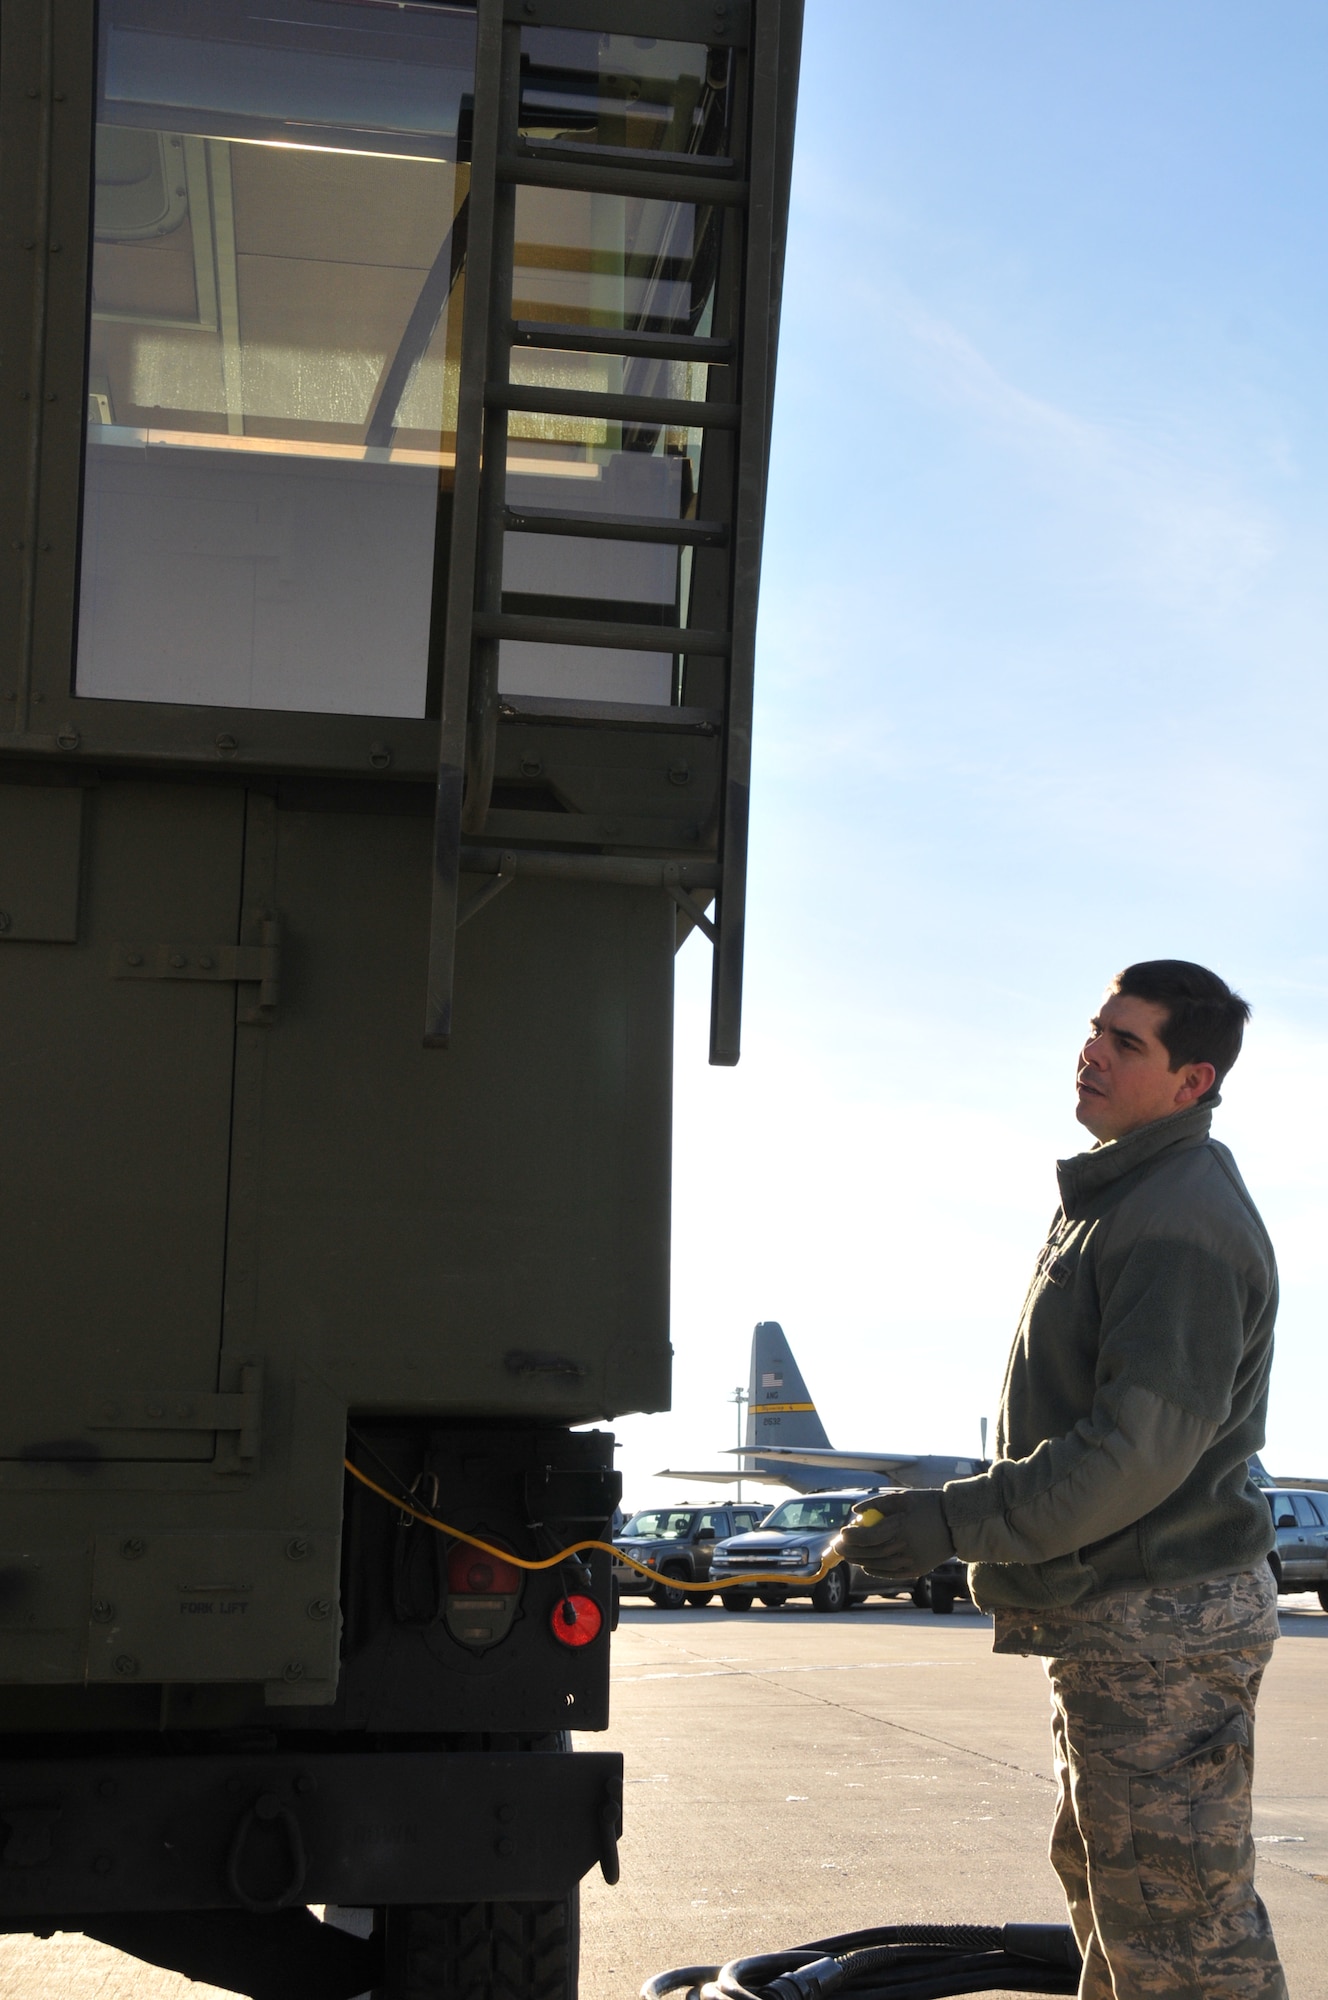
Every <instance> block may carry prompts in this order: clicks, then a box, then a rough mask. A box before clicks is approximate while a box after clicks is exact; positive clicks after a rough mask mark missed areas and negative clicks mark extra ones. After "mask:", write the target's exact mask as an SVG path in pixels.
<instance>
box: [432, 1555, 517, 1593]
mask: <svg viewBox="0 0 1328 2000" xmlns="http://www.w3.org/2000/svg"><path fill="white" fill-rule="evenodd" d="M447 1587H448V1589H449V1590H450V1591H452V1592H454V1593H455V1594H457V1595H460V1596H464V1597H511V1596H515V1594H516V1592H517V1591H519V1590H520V1588H521V1572H520V1570H518V1569H514V1568H513V1567H512V1564H511V1563H505V1562H502V1561H500V1559H499V1558H498V1557H497V1556H490V1555H486V1554H485V1552H484V1550H483V1549H472V1548H471V1547H470V1546H469V1545H468V1544H467V1543H466V1542H457V1543H456V1544H455V1546H454V1547H453V1549H452V1550H451V1552H450V1554H449V1555H448V1558H447Z"/></svg>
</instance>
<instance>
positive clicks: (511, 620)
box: [472, 611, 729, 659]
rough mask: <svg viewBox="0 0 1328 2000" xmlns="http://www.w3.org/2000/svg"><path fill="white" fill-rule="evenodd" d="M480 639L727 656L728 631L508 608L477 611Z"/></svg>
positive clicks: (475, 628)
mask: <svg viewBox="0 0 1328 2000" xmlns="http://www.w3.org/2000/svg"><path fill="white" fill-rule="evenodd" d="M472 629H473V631H474V633H475V637H476V638H477V639H518V640H523V641H525V642H526V643H527V644H529V645H537V646H612V647H614V648H615V649H616V650H618V651H621V652H625V653H709V654H715V655H718V656H719V657H720V658H721V659H722V658H724V657H725V656H726V655H727V653H728V650H729V635H728V633H727V632H703V631H699V630H697V629H696V628H695V627H694V626H686V625H625V624H622V625H620V624H618V623H617V622H616V621H615V620H614V619H610V618H525V617H521V616H518V615H516V614H514V613H512V612H507V611H477V612H476V613H475V616H474V619H473V621H472Z"/></svg>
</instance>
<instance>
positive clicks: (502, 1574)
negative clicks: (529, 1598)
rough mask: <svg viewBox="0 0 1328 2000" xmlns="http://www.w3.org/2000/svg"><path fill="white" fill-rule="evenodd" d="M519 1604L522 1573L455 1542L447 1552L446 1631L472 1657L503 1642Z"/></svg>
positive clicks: (464, 1543) (507, 1564) (495, 1557)
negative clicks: (458, 1641)
mask: <svg viewBox="0 0 1328 2000" xmlns="http://www.w3.org/2000/svg"><path fill="white" fill-rule="evenodd" d="M520 1601H521V1572H520V1570H519V1569H518V1568H517V1567H516V1565H515V1564H514V1563H509V1562H504V1561H503V1559H502V1557H501V1556H491V1555H488V1554H486V1552H485V1551H484V1550H483V1549H476V1548H472V1547H471V1546H470V1544H469V1543H468V1542H454V1543H453V1545H452V1547H451V1548H450V1549H449V1550H448V1552H447V1599H446V1609H445V1612H444V1618H445V1622H446V1625H447V1629H448V1631H449V1632H450V1633H451V1634H452V1637H453V1638H454V1639H458V1640H460V1642H461V1644H462V1645H463V1646H468V1647H469V1648H470V1650H471V1651H472V1652H473V1653H482V1652H485V1651H486V1650H487V1649H488V1648H489V1647H490V1646H496V1645H498V1644H499V1642H500V1641H501V1640H503V1639H505V1638H506V1637H507V1635H508V1633H509V1632H510V1631H511V1629H512V1620H513V1619H514V1618H515V1617H516V1608H517V1605H518V1604H519V1603H520Z"/></svg>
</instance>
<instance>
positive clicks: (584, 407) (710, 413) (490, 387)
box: [484, 382, 739, 431]
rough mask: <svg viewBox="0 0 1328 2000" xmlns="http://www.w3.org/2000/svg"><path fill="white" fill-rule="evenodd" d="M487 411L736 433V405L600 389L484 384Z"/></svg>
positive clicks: (500, 383) (499, 383) (524, 384)
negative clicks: (680, 426)
mask: <svg viewBox="0 0 1328 2000" xmlns="http://www.w3.org/2000/svg"><path fill="white" fill-rule="evenodd" d="M484 400H485V402H486V403H487V404H488V406H489V408H490V409H491V410H528V411H531V412H538V413H539V414H541V415H543V416H550V417H604V418H607V419H608V420H609V421H611V422H613V421H619V420H621V421H622V422H625V423H633V424H679V425H683V426H685V427H686V428H687V429H689V430H690V429H696V430H712V431H736V430H737V428H738V415H739V411H738V405H737V404H736V403H691V402H684V401H682V399H681V398H679V397H676V396H615V395H612V394H609V393H606V392H605V391H603V390H600V389H541V388H540V387H539V386H538V384H534V385H532V384H529V383H525V382H488V383H486V384H485V388H484Z"/></svg>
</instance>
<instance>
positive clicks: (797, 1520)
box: [762, 1498, 858, 1531]
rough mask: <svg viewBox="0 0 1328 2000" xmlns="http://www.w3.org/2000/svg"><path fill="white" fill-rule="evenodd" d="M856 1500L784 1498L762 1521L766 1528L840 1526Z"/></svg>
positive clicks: (851, 1510)
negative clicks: (781, 1503)
mask: <svg viewBox="0 0 1328 2000" xmlns="http://www.w3.org/2000/svg"><path fill="white" fill-rule="evenodd" d="M857 1504H858V1503H857V1501H856V1500H828V1499H825V1498H819V1499H815V1500H786V1501H785V1502H784V1503H783V1505H782V1506H780V1507H776V1508H775V1510H774V1512H773V1514H770V1515H768V1516H767V1517H766V1519H765V1521H764V1522H763V1523H762V1526H763V1527H767V1528H784V1529H788V1530H795V1531H796V1530H797V1529H799V1528H842V1527H843V1525H844V1523H845V1521H847V1519H848V1517H849V1515H850V1514H851V1513H852V1512H853V1509H854V1507H855V1506H857Z"/></svg>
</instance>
